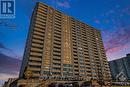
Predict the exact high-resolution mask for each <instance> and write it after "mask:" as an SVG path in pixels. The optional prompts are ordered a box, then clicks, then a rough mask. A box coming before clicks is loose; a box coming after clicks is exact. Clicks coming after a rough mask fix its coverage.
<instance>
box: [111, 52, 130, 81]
mask: <svg viewBox="0 0 130 87" xmlns="http://www.w3.org/2000/svg"><path fill="white" fill-rule="evenodd" d="M109 64H110V70H111V74H112V79H113V80H116V78H117V76H118V75H119V74H120V73H121V72H122V73H124V75H125V76H126V77H127V79H128V80H130V54H127V55H126V57H123V58H120V59H116V60H112V61H110V62H109Z"/></svg>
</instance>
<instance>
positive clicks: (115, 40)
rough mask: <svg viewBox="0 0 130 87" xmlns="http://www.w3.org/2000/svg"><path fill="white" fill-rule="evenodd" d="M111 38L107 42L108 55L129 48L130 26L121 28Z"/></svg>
mask: <svg viewBox="0 0 130 87" xmlns="http://www.w3.org/2000/svg"><path fill="white" fill-rule="evenodd" d="M109 36H111V38H109V40H107V41H106V42H105V49H106V52H107V53H112V52H118V51H120V50H123V49H126V48H128V47H129V45H127V44H128V43H130V26H127V27H120V28H119V29H117V30H116V31H115V32H113V33H112V34H109Z"/></svg>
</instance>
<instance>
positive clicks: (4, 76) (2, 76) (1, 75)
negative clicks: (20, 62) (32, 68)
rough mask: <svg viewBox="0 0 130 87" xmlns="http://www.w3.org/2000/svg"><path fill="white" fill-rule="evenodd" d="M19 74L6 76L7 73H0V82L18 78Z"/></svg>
mask: <svg viewBox="0 0 130 87" xmlns="http://www.w3.org/2000/svg"><path fill="white" fill-rule="evenodd" d="M18 74H19V73H18V72H17V74H12V75H11V74H6V73H0V80H4V81H7V80H8V78H18Z"/></svg>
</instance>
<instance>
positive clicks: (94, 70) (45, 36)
mask: <svg viewBox="0 0 130 87" xmlns="http://www.w3.org/2000/svg"><path fill="white" fill-rule="evenodd" d="M27 68H29V69H30V70H31V71H32V72H33V77H34V78H39V77H41V76H48V75H50V73H51V75H52V76H53V77H54V76H56V77H58V78H59V77H63V78H64V77H67V78H79V77H82V78H83V79H84V80H87V81H90V80H91V79H97V80H99V81H110V80H111V76H110V70H109V65H108V61H107V59H106V55H105V51H104V47H103V42H102V38H101V34H100V31H99V30H96V29H95V28H93V27H91V26H89V25H87V24H85V23H83V22H80V21H79V20H76V19H75V18H73V17H70V16H67V15H65V14H64V13H61V12H60V11H58V10H56V9H53V8H52V7H50V6H47V5H45V4H43V3H41V2H38V3H37V4H36V7H35V9H34V12H33V15H32V19H31V23H30V29H29V34H28V39H27V43H26V47H25V52H24V57H23V62H22V67H21V70H20V78H23V77H24V72H25V70H26V69H27Z"/></svg>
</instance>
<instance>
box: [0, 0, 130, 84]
mask: <svg viewBox="0 0 130 87" xmlns="http://www.w3.org/2000/svg"><path fill="white" fill-rule="evenodd" d="M38 1H40V2H43V3H46V4H47V5H50V6H52V7H54V8H56V9H58V10H60V11H61V12H63V13H65V14H67V15H69V16H72V17H74V18H76V19H78V20H80V21H82V22H84V23H86V24H89V25H91V26H93V27H95V28H96V29H98V30H100V31H101V33H102V38H103V42H104V47H105V51H106V55H107V59H108V60H109V61H110V60H115V59H118V58H121V57H124V56H126V54H127V53H130V0H15V3H16V4H15V6H16V9H15V12H16V14H15V18H14V19H0V84H2V83H3V82H4V81H6V80H7V79H8V78H13V77H18V74H19V70H20V66H21V60H22V58H23V52H24V47H25V43H26V39H27V33H28V30H29V24H30V18H31V14H32V11H33V8H34V6H35V3H36V2H38Z"/></svg>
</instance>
